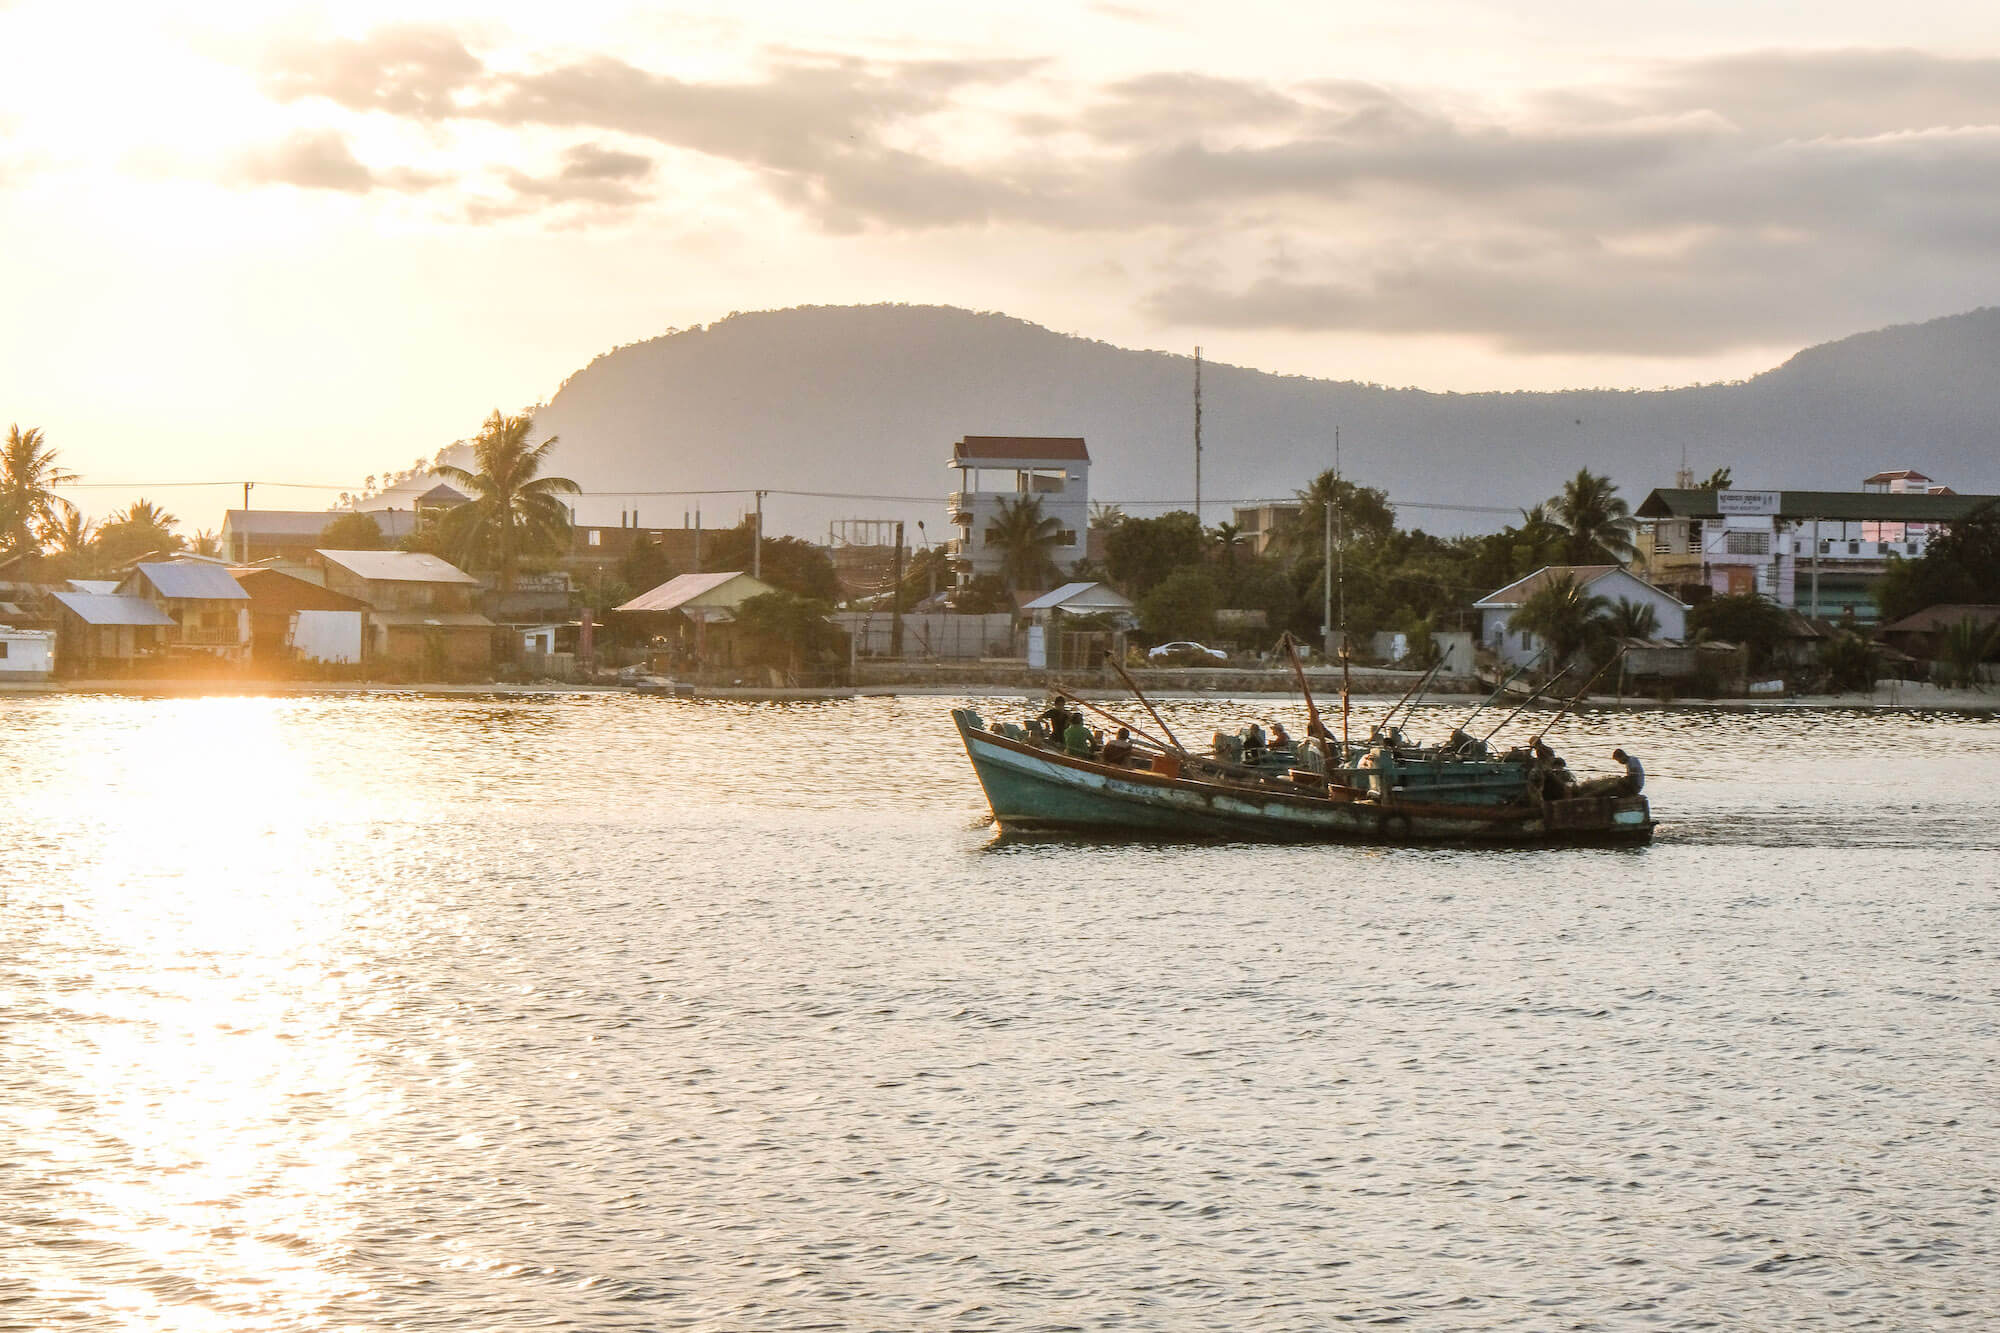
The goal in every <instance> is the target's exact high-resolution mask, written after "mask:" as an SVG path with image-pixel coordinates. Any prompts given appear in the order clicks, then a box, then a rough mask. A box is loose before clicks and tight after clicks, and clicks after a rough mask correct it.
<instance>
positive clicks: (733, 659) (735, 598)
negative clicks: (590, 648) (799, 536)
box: [611, 570, 777, 667]
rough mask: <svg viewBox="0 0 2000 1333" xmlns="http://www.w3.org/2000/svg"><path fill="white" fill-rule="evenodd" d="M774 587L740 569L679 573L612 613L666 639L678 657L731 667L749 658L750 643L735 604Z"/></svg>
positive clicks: (676, 657)
mask: <svg viewBox="0 0 2000 1333" xmlns="http://www.w3.org/2000/svg"><path fill="white" fill-rule="evenodd" d="M776 591H777V589H775V588H773V587H772V586H771V585H770V584H768V583H765V582H764V581H763V580H761V579H756V578H752V577H751V576H750V575H748V574H745V573H743V572H742V571H741V570H733V571H717V572H713V573H708V574H679V575H676V576H675V577H673V578H670V579H668V580H667V581H666V582H665V583H662V584H661V585H660V586H659V587H657V588H654V589H652V590H651V591H649V592H643V593H640V594H639V595H638V596H637V597H634V598H633V599H632V600H631V601H629V602H627V603H625V604H624V605H623V606H619V607H614V608H613V609H612V612H611V614H613V615H616V616H623V617H627V618H628V619H629V620H630V621H631V623H634V624H636V625H637V626H639V627H640V629H641V630H642V631H646V632H649V633H650V634H651V635H652V636H653V637H654V638H656V639H664V640H666V645H667V647H668V648H669V650H670V652H671V653H672V655H673V656H674V658H675V659H676V660H678V661H680V662H684V663H688V664H690V665H696V666H704V667H735V666H742V665H745V664H746V663H747V662H748V660H749V646H750V645H749V644H748V643H747V642H745V641H743V639H742V638H741V637H740V636H739V635H738V633H737V631H736V629H735V624H736V615H735V612H736V608H737V607H739V606H741V605H742V604H743V603H745V602H747V601H749V600H750V599H751V598H752V597H761V596H762V595H764V594H765V593H769V592H776Z"/></svg>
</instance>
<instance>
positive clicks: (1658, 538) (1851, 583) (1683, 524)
mask: <svg viewBox="0 0 2000 1333" xmlns="http://www.w3.org/2000/svg"><path fill="white" fill-rule="evenodd" d="M1684 480H1685V479H1684ZM1992 498H1993V497H1991V496H1984V495H1960V494H1958V493H1956V492H1955V491H1953V490H1952V489H1951V488H1950V487H1948V486H1941V485H1939V484H1938V483H1936V482H1934V481H1932V480H1931V479H1930V478H1929V477H1926V476H1925V475H1924V474H1923V473H1921V472H1912V471H1907V470H1905V471H1899V472H1878V473H1876V474H1875V475H1874V476H1872V477H1870V478H1868V479H1867V480H1866V481H1865V482H1863V483H1862V489H1860V490H1858V491H1752V490H1743V489H1738V488H1733V487H1732V488H1730V489H1727V490H1720V491H1711V490H1698V489H1694V488H1692V487H1681V488H1678V489H1674V490H1657V491H1654V492H1653V493H1652V494H1651V495H1649V496H1647V497H1646V499H1645V501H1644V502H1642V503H1641V504H1640V506H1639V508H1638V509H1637V510H1636V511H1634V514H1635V517H1637V518H1638V519H1639V520H1640V522H1641V529H1640V534H1639V559H1640V563H1642V564H1643V566H1644V569H1645V573H1646V576H1647V577H1648V578H1649V579H1651V580H1652V581H1653V582H1654V583H1657V584H1659V585H1660V586H1661V587H1664V588H1667V589H1670V590H1672V591H1674V592H1676V593H1678V594H1679V595H1680V596H1682V597H1683V598H1686V597H1689V596H1705V595H1707V594H1703V593H1699V592H1694V591H1691V590H1697V589H1702V588H1706V589H1708V591H1709V592H1710V593H1713V594H1715V595H1717V596H1730V595H1737V594H1742V593H1755V594H1757V595H1758V596H1761V597H1764V598H1766V599H1768V600H1770V601H1773V602H1776V603H1777V604H1778V605H1779V606H1786V607H1796V608H1798V609H1799V610H1801V611H1806V612H1808V613H1810V614H1816V615H1820V616H1834V615H1839V614H1841V613H1843V612H1849V611H1851V612H1852V613H1853V614H1854V615H1855V617H1856V618H1857V619H1860V620H1863V621H1872V620H1873V619H1874V618H1875V603H1874V587H1875V584H1876V583H1877V582H1879V581H1880V580H1881V578H1882V576H1883V575H1884V574H1885V573H1886V572H1887V570H1888V567H1889V561H1890V560H1892V559H1903V560H1914V559H1916V558H1918V557H1919V556H1921V555H1923V553H1924V551H1925V550H1926V549H1927V548H1928V547H1929V545H1930V542H1931V539H1932V538H1934V537H1935V536H1937V534H1938V533H1940V532H1942V531H1943V530H1944V529H1945V528H1946V527H1947V526H1948V525H1949V524H1950V523H1952V522H1953V521H1955V520H1957V519H1959V518H1963V517H1964V516H1965V515H1966V514H1968V513H1970V512H1971V511H1972V510H1973V509H1974V508H1976V507H1977V506H1978V505H1979V504H1981V503H1983V502H1984V501H1986V500H1989V499H1992Z"/></svg>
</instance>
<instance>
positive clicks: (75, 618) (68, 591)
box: [49, 588, 179, 675]
mask: <svg viewBox="0 0 2000 1333" xmlns="http://www.w3.org/2000/svg"><path fill="white" fill-rule="evenodd" d="M49 600H50V601H51V602H53V603H54V605H55V608H56V656H57V660H58V661H59V662H60V663H61V665H62V669H63V670H64V671H65V672H68V673H71V674H77V675H80V674H86V673H88V672H90V671H93V670H97V669H100V668H103V667H105V666H113V667H124V666H129V665H130V664H131V663H132V662H134V661H136V660H139V659H143V658H150V657H155V656H158V655H160V654H161V653H163V652H164V651H165V645H166V635H167V633H168V632H169V631H171V630H174V629H177V628H179V627H178V626H176V625H175V624H174V622H173V618H172V617H171V616H169V615H168V614H167V613H166V612H165V611H162V610H161V609H160V608H159V607H157V606H154V605H153V604H152V603H151V602H149V601H147V600H146V599H145V598H143V597H121V596H119V595H118V594H117V593H115V592H98V591H88V590H77V589H75V588H59V589H56V590H55V591H54V592H51V593H50V594H49Z"/></svg>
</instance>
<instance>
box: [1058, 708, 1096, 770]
mask: <svg viewBox="0 0 2000 1333" xmlns="http://www.w3.org/2000/svg"><path fill="white" fill-rule="evenodd" d="M1063 749H1064V750H1066V751H1068V752H1069V753H1070V754H1073V755H1075V756H1076V757H1077V758H1079V759H1088V758H1090V757H1091V755H1093V754H1095V753H1096V747H1095V746H1094V745H1092V744H1091V735H1090V728H1089V727H1086V726H1084V725H1083V714H1081V713H1071V714H1070V721H1069V728H1068V730H1066V731H1064V732H1063Z"/></svg>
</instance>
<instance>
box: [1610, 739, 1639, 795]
mask: <svg viewBox="0 0 2000 1333" xmlns="http://www.w3.org/2000/svg"><path fill="white" fill-rule="evenodd" d="M1611 757H1612V758H1613V759H1616V760H1617V761H1618V762H1619V763H1621V764H1623V765H1625V776H1624V778H1623V779H1622V780H1621V781H1620V784H1619V785H1620V787H1621V788H1622V790H1621V791H1620V792H1619V795H1621V796H1637V795H1638V794H1639V793H1640V792H1642V791H1644V790H1646V770H1645V768H1644V767H1642V766H1641V765H1640V763H1639V761H1638V760H1637V759H1634V758H1633V757H1632V756H1631V755H1629V754H1626V753H1625V752H1624V751H1623V750H1613V751H1612V752H1611Z"/></svg>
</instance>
